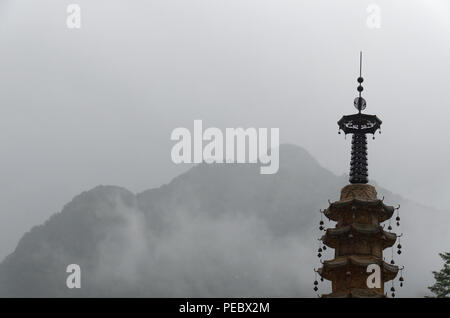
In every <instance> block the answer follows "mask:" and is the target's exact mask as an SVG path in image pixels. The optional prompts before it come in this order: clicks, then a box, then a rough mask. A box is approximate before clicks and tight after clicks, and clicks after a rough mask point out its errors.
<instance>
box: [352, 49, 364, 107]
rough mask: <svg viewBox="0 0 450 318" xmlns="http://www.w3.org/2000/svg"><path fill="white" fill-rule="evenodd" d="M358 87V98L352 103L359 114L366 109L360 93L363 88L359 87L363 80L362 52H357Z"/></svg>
mask: <svg viewBox="0 0 450 318" xmlns="http://www.w3.org/2000/svg"><path fill="white" fill-rule="evenodd" d="M357 81H358V83H359V85H358V87H357V88H356V89H357V91H358V93H359V96H358V97H356V98H355V101H354V102H353V104H354V105H355V108H356V109H357V110H358V111H359V112H361V111H362V110H364V109H365V108H366V100H365V99H364V98H362V97H361V93H362V91H363V90H364V87H363V86H362V85H361V84H362V82H364V78H363V77H362V51H361V52H359V77H358V79H357Z"/></svg>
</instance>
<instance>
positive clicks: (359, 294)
mask: <svg viewBox="0 0 450 318" xmlns="http://www.w3.org/2000/svg"><path fill="white" fill-rule="evenodd" d="M322 297H323V298H386V296H385V295H384V294H382V293H381V292H379V291H378V290H375V289H361V288H352V289H350V290H349V291H344V290H342V291H336V292H334V293H331V294H326V295H322Z"/></svg>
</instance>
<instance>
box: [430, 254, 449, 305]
mask: <svg viewBox="0 0 450 318" xmlns="http://www.w3.org/2000/svg"><path fill="white" fill-rule="evenodd" d="M439 256H440V257H441V258H442V259H443V260H444V268H443V269H441V270H440V271H439V272H436V271H433V275H434V279H435V280H436V283H435V284H434V285H433V286H430V287H428V289H429V290H431V292H432V293H433V294H434V295H435V296H433V297H435V298H450V253H439Z"/></svg>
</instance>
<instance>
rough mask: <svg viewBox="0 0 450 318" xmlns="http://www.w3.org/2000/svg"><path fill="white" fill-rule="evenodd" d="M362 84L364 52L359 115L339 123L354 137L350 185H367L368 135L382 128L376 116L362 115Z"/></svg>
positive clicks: (347, 117)
mask: <svg viewBox="0 0 450 318" xmlns="http://www.w3.org/2000/svg"><path fill="white" fill-rule="evenodd" d="M362 82H364V79H363V78H362V52H360V53H359V77H358V83H359V85H358V88H357V89H358V92H359V96H358V97H356V98H355V100H354V102H353V104H354V106H355V108H356V109H357V110H358V113H357V114H353V115H347V116H344V117H342V118H341V120H339V121H338V125H339V129H340V130H342V131H343V132H344V134H345V135H347V134H353V136H352V153H351V161H350V180H349V181H350V183H367V182H368V178H367V176H368V172H367V136H366V134H372V135H373V134H375V132H376V131H377V130H378V129H379V128H380V126H381V120H380V119H379V118H378V117H377V116H375V115H368V114H361V111H362V110H364V109H365V108H366V101H365V100H364V98H362V97H361V92H362V91H363V87H362V85H361V84H362Z"/></svg>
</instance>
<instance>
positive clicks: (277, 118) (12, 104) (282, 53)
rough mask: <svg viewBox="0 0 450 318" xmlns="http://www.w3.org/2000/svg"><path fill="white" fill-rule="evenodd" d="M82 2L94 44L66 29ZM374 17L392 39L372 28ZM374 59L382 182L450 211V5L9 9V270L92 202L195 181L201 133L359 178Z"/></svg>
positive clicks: (5, 66) (101, 4)
mask: <svg viewBox="0 0 450 318" xmlns="http://www.w3.org/2000/svg"><path fill="white" fill-rule="evenodd" d="M73 2H75V3H78V4H79V5H80V6H81V9H82V28H81V29H80V30H69V29H67V27H66V16H67V14H66V7H67V5H68V4H69V3H73ZM371 3H376V4H378V5H379V6H380V8H381V28H380V29H369V28H368V27H367V26H366V19H367V17H368V15H369V14H368V13H367V12H366V8H367V6H368V5H369V4H371ZM360 50H363V51H364V67H363V76H364V77H365V82H364V87H365V91H364V93H363V96H364V97H365V98H366V100H367V103H368V107H367V112H368V113H376V114H377V115H378V116H379V117H380V118H381V119H382V120H383V125H382V132H383V133H382V134H381V135H377V139H376V140H375V141H373V142H372V140H370V142H369V173H370V176H369V177H370V178H371V179H372V180H376V181H377V182H378V183H379V184H381V185H383V186H384V187H386V188H388V189H390V190H392V191H394V192H397V193H399V194H401V195H404V196H406V197H409V198H413V199H415V200H416V201H419V202H422V203H425V204H428V205H434V206H437V207H441V208H442V207H445V206H446V205H447V204H450V199H449V195H448V193H450V189H449V184H450V165H449V164H448V163H449V162H450V149H449V147H448V141H447V140H446V138H447V136H449V135H450V126H449V125H448V121H449V117H450V110H449V106H450V91H449V83H450V62H449V56H450V4H449V3H448V2H446V1H445V0H434V1H430V0H423V1H412V0H404V1H361V0H358V1H357V0H353V1H331V0H330V1H317V0H314V1H295V0H291V1H288V0H276V1H275V0H272V1H267V0H222V1H219V0H203V1H200V0H178V1H176V0H151V1H150V0H148V1H137V0H135V1H125V0H121V1H120V0H108V1H106V0H104V1H101V0H89V1H87V0H78V1H56V0H40V1H31V0H14V1H9V0H1V2H0V55H1V58H0V111H1V112H0V131H1V134H0V145H1V147H0V149H1V152H0V153H1V156H0V160H1V165H0V193H1V200H0V258H3V256H5V255H6V254H7V253H10V252H11V251H12V250H13V248H14V247H15V245H16V243H17V240H18V239H19V238H20V237H21V236H22V234H23V233H24V232H25V231H27V230H28V229H29V228H30V227H31V226H33V225H36V224H40V223H42V222H43V221H45V220H46V219H47V218H48V216H50V215H51V214H53V213H55V212H57V211H59V210H60V209H61V208H62V206H63V204H65V203H67V202H68V201H69V200H70V199H71V198H72V197H73V196H75V195H76V194H78V193H80V192H81V191H84V190H87V189H90V188H92V187H94V186H96V185H98V184H115V185H121V186H124V187H127V188H128V189H130V190H132V191H135V192H139V191H142V190H145V189H147V188H151V187H156V186H159V185H161V184H162V183H166V182H168V181H170V179H171V178H172V177H174V176H176V175H178V174H179V173H180V172H181V171H184V170H185V169H187V168H188V167H187V166H175V165H174V164H173V163H172V162H171V160H170V149H171V147H172V145H173V142H172V141H170V133H171V131H172V130H173V129H174V128H176V127H179V126H184V127H188V128H190V129H192V125H193V120H194V119H202V120H203V123H204V126H215V127H221V128H225V127H239V126H243V127H252V126H253V127H269V128H270V127H279V128H280V139H281V142H289V143H295V144H298V145H300V146H302V147H304V148H306V149H307V150H308V151H309V152H310V153H311V154H312V155H313V156H314V157H316V158H317V159H318V160H319V161H320V163H321V164H322V165H323V166H324V167H326V168H329V169H331V170H332V171H333V172H335V173H337V174H343V173H347V171H348V166H349V157H350V144H349V142H350V138H347V140H344V137H343V136H342V135H338V134H337V124H336V121H337V120H338V119H339V118H340V117H341V116H342V115H343V114H350V113H353V112H354V108H353V99H354V97H355V96H356V86H357V83H356V77H357V75H358V74H357V72H358V54H359V51H360ZM336 191H337V192H338V191H339V189H336ZM325 199H326V198H324V200H325Z"/></svg>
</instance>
